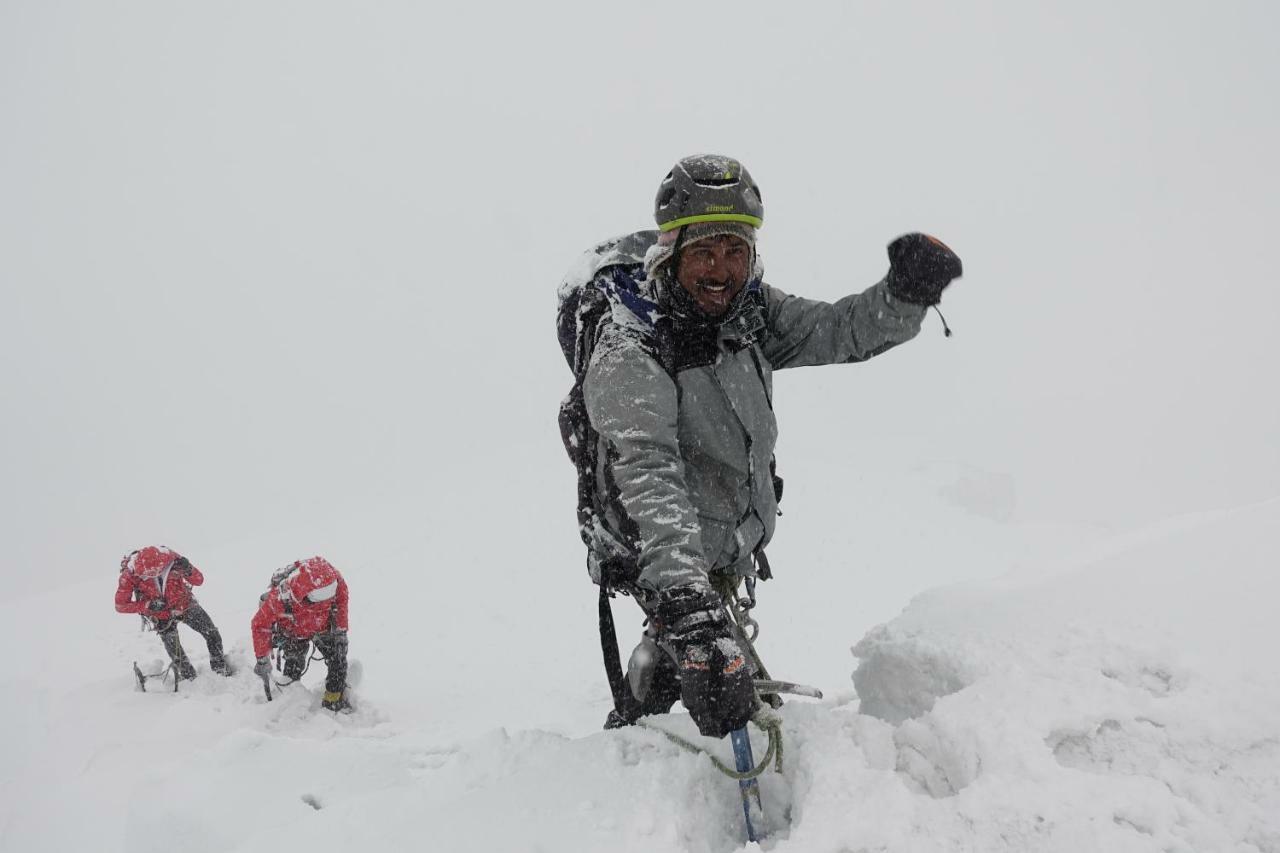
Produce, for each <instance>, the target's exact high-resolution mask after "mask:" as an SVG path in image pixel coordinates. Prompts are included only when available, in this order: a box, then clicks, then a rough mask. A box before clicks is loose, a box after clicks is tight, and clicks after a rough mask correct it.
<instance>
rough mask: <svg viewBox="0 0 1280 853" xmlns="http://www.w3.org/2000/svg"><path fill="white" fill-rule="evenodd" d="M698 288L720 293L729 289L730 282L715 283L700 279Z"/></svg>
mask: <svg viewBox="0 0 1280 853" xmlns="http://www.w3.org/2000/svg"><path fill="white" fill-rule="evenodd" d="M698 289H699V290H703V291H705V292H707V293H715V294H719V293H724V292H725V291H726V290H728V289H729V283H728V282H725V283H724V284H713V283H711V282H709V281H700V282H698Z"/></svg>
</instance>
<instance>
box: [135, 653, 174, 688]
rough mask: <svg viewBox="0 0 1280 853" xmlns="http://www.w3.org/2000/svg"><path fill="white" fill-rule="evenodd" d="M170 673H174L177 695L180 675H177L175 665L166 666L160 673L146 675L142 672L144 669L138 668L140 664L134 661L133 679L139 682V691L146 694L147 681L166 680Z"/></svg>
mask: <svg viewBox="0 0 1280 853" xmlns="http://www.w3.org/2000/svg"><path fill="white" fill-rule="evenodd" d="M170 672H172V673H173V692H174V693H177V692H178V673H177V671H176V670H175V669H174V665H173V664H169V665H168V666H166V667H165V668H164V669H162V670H160V671H159V672H153V673H144V672H143V671H142V669H141V668H140V667H139V666H138V662H137V661H134V662H133V677H134V678H135V679H137V681H138V690H139V691H140V692H142V693H146V692H147V679H148V678H164V677H165V676H166V675H168V674H169V673H170Z"/></svg>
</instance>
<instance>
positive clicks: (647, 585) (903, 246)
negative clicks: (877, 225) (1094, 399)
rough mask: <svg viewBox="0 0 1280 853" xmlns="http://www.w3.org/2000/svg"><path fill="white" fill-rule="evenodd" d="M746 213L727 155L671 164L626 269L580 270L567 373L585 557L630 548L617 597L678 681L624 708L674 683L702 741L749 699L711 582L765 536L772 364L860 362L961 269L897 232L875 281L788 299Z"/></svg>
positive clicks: (948, 254) (739, 173)
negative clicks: (578, 408) (591, 486)
mask: <svg viewBox="0 0 1280 853" xmlns="http://www.w3.org/2000/svg"><path fill="white" fill-rule="evenodd" d="M763 213H764V207H763V203H762V201H761V197H760V191H759V188H758V187H757V186H756V184H755V182H754V181H752V179H751V177H750V175H749V174H748V173H747V171H746V170H745V169H744V168H743V167H742V165H741V164H740V163H739V162H738V161H736V160H733V159H731V158H728V157H721V156H715V155H699V156H694V157H686V158H684V159H682V160H681V161H680V162H678V163H677V164H676V165H675V167H674V168H673V169H672V170H671V172H670V174H668V175H667V177H666V179H665V180H664V181H663V182H662V185H661V186H660V188H659V191H658V197H657V203H656V211H655V218H656V220H657V224H658V232H657V234H656V235H654V237H651V238H649V240H651V243H650V245H648V247H647V250H646V251H645V254H644V256H643V263H642V264H636V265H630V266H628V265H625V264H623V265H614V266H611V267H609V268H608V269H605V270H602V271H601V272H600V273H599V274H598V275H597V276H596V278H595V279H594V280H593V281H592V285H593V286H595V287H597V288H599V289H600V290H601V291H602V292H604V293H605V294H606V295H607V296H608V298H609V303H610V306H611V308H610V318H609V321H608V322H605V323H602V324H601V330H600V332H599V337H598V339H596V340H595V341H594V346H593V347H592V348H591V352H590V356H589V362H588V363H587V365H586V372H585V376H584V378H583V379H582V381H581V383H580V384H581V392H582V399H583V401H584V403H585V409H586V414H587V417H588V418H589V421H590V427H591V429H592V430H593V432H594V435H593V436H592V438H593V439H594V440H595V442H596V446H595V448H594V451H595V452H594V453H593V454H592V456H593V460H594V468H595V470H594V474H595V478H596V483H595V485H596V491H597V493H598V494H599V495H600V496H601V497H600V499H599V507H600V513H599V515H600V516H601V518H600V520H599V523H598V524H596V525H594V527H595V530H594V531H592V537H591V538H590V541H589V542H588V544H589V546H590V548H589V550H590V551H591V552H592V554H591V556H590V557H589V561H591V560H594V561H595V563H596V564H598V565H606V564H612V565H617V564H618V560H617V557H618V556H619V555H623V556H625V555H629V556H630V558H631V560H630V565H632V567H633V568H632V573H633V576H632V577H630V578H627V579H626V580H627V583H628V584H629V585H630V587H631V588H630V589H629V591H631V592H632V593H633V594H635V595H636V597H637V599H638V600H639V601H640V603H641V605H642V607H644V609H645V611H646V613H647V614H648V615H649V616H650V618H651V620H652V622H653V624H654V625H655V626H656V628H657V630H658V636H659V641H660V643H662V644H663V645H664V646H665V647H666V648H668V649H669V650H670V651H671V652H672V655H673V664H674V668H675V673H674V675H675V677H676V678H677V679H678V682H679V688H678V689H679V693H678V694H677V693H676V688H675V687H674V686H673V685H671V684H668V685H667V686H666V687H665V689H663V688H662V687H661V685H656V686H657V687H658V688H659V689H658V690H657V692H656V694H654V695H655V696H656V697H657V701H656V707H655V702H652V701H651V702H644V703H636V704H635V705H633V708H634V710H633V713H632V714H626V715H625V716H627V717H630V716H638V715H639V714H640V713H655V712H661V711H665V710H667V708H669V707H670V705H671V703H672V702H673V701H674V699H675V697H676V695H679V696H680V697H681V698H682V699H683V700H684V704H685V706H686V707H687V708H688V709H689V711H690V712H691V714H692V715H693V717H694V719H695V721H696V722H697V723H698V727H699V729H700V730H701V731H702V732H703V733H704V734H708V735H712V736H723V735H724V734H726V733H728V732H729V731H732V730H733V729H736V728H738V727H740V726H742V725H743V724H745V722H746V720H747V718H748V717H749V716H750V714H751V712H752V710H753V706H754V693H753V691H752V685H751V673H750V666H749V665H748V664H746V663H745V662H744V659H743V654H742V650H741V648H740V647H739V644H738V643H737V641H736V640H735V638H734V634H733V632H732V630H731V629H730V625H729V623H728V619H727V617H726V615H725V612H724V608H723V601H722V594H724V593H725V591H727V590H732V589H734V588H736V586H737V582H738V579H739V578H740V577H744V576H753V575H754V574H755V572H756V562H757V558H758V555H759V554H760V553H761V552H762V550H763V548H764V547H765V546H766V545H767V544H768V543H769V540H770V538H771V537H772V535H773V529H774V522H775V519H776V517H777V509H778V503H777V502H778V498H779V497H780V494H779V492H780V481H779V480H778V479H777V478H776V475H775V472H774V470H773V451H774V444H775V442H776V439H777V422H776V420H775V419H774V414H773V406H772V379H773V371H775V370H780V369H783V368H788V367H801V366H805V365H818V364H844V363H850V362H859V361H865V360H866V359H869V358H871V357H873V356H876V355H879V354H881V353H883V352H885V351H886V350H888V349H890V348H892V347H894V346H896V345H898V344H900V343H903V342H904V341H908V340H910V339H911V338H913V337H915V335H916V334H917V333H918V332H919V330H920V325H921V321H922V320H923V318H924V314H925V311H926V309H927V308H928V306H930V305H936V304H937V303H938V301H939V300H940V298H941V294H942V291H943V289H944V288H945V287H946V286H947V285H948V284H949V283H950V282H951V280H952V279H953V278H956V277H958V276H959V275H960V273H961V265H960V260H959V258H958V257H957V256H956V255H955V254H954V253H953V252H952V251H951V250H950V249H949V248H948V247H946V246H945V245H943V244H942V243H941V242H939V241H937V240H935V239H934V238H932V237H928V236H926V235H923V234H908V235H905V236H903V237H900V238H898V239H897V240H895V241H894V242H893V243H892V244H891V245H890V247H889V256H890V270H889V273H888V275H887V276H886V277H885V278H884V279H883V280H882V281H880V282H879V283H877V284H875V285H873V286H871V287H870V288H868V289H867V290H865V291H863V292H862V293H858V294H855V295H852V296H847V297H845V298H844V299H841V300H839V301H837V302H835V303H826V302H819V301H816V300H811V299H803V298H800V297H797V296H791V295H790V294H787V293H784V292H783V291H781V290H779V289H777V288H775V287H772V286H771V285H768V284H765V283H764V282H763V281H762V280H761V268H760V264H759V261H758V257H757V254H756V230H757V229H758V228H759V227H760V226H761V225H762V223H763ZM646 233H648V234H653V232H646ZM634 236H635V237H636V238H640V239H642V240H643V239H644V238H643V236H642V235H634ZM655 238H656V239H655ZM586 536H587V534H586V533H584V538H585V537H586ZM626 562H627V561H626V560H625V559H624V560H623V563H626ZM595 574H596V570H595V569H593V575H595ZM597 580H601V578H600V577H597ZM615 581H616V579H615ZM717 590H720V592H717ZM651 692H652V691H651ZM663 704H665V706H666V707H662V705H663ZM641 709H643V710H641ZM612 716H615V715H611V717H612ZM633 721H634V720H632V719H625V718H623V719H612V720H611V723H612V724H614V725H618V724H625V723H630V722H633ZM607 725H608V724H607Z"/></svg>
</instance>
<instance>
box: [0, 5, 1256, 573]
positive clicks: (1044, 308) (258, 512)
mask: <svg viewBox="0 0 1280 853" xmlns="http://www.w3.org/2000/svg"><path fill="white" fill-rule="evenodd" d="M1277 8H1278V7H1277V6H1276V5H1275V4H1272V3H1264V2H1253V3H1246V2H1239V3H1223V4H1210V3H1181V2H1179V3H1173V2H1141V3H1139V2H1134V3H1101V2H1098V3H1090V2H1086V3H1080V2H1073V3H1057V4H1041V3H1034V4H1033V3H1022V2H1008V3H994V4H993V3H981V4H976V3H974V4H960V3H947V4H936V5H934V4H898V3H857V2H836V3H780V2H771V3H755V2H738V3H706V4H704V3H697V4H695V3H684V4H676V3H629V4H626V5H625V6H622V5H620V4H603V3H581V4H566V3H554V2H550V3H541V4H515V3H512V4H508V5H498V6H495V5H494V4H475V5H468V4H425V3H408V2H405V3H354V2H351V3H328V2H325V3H321V2H292V3H278V2H271V3H264V2H252V3H250V2H228V3H207V4H195V3H181V4H179V3H163V2H148V3H140V2H119V3H89V2H83V3H77V2H37V0H28V1H27V2H22V0H3V2H0V294H2V297H3V302H2V305H3V310H0V355H2V357H3V365H4V370H3V373H2V374H0V382H2V383H3V387H2V391H3V400H4V416H3V421H2V425H0V483H3V486H2V487H0V525H2V527H3V543H4V553H5V556H4V561H3V567H2V571H3V573H4V578H5V580H6V583H7V584H8V586H7V588H8V589H10V590H19V591H21V590H23V589H28V588H31V586H32V585H33V584H43V583H48V582H60V581H62V580H63V579H76V578H88V577H92V576H99V575H101V574H102V573H104V572H105V573H106V576H107V577H109V576H110V573H111V567H112V566H113V565H114V563H115V561H116V559H118V556H119V554H121V553H123V552H124V551H127V550H129V549H130V548H133V547H138V546H140V545H142V544H145V543H147V542H152V541H163V542H169V543H170V544H173V545H174V546H175V547H184V548H189V547H190V546H191V544H192V543H199V544H203V545H204V546H206V547H208V546H211V545H214V544H223V545H225V544H226V543H228V542H234V541H238V540H240V539H242V538H247V537H251V536H252V535H254V534H255V533H258V532H262V531H270V530H278V529H283V528H290V527H294V526H305V525H314V524H317V523H333V524H341V523H342V519H344V518H347V517H350V516H351V515H352V514H355V513H371V512H375V513H376V512H377V511H378V510H377V508H378V507H380V506H395V507H397V508H398V513H399V514H400V516H399V517H408V518H412V519H416V520H417V521H418V523H420V524H421V526H422V528H423V529H428V530H432V531H433V533H432V535H433V536H436V537H439V536H449V535H450V532H451V531H456V533H457V535H459V536H463V535H465V536H471V537H475V538H476V539H477V540H479V541H477V543H476V547H478V548H484V547H494V546H497V547H502V548H513V547H523V546H522V545H521V543H514V545H513V543H510V542H504V541H503V540H502V539H501V535H500V531H501V530H502V525H503V519H504V518H508V517H510V516H511V515H512V514H521V513H525V512H527V511H528V510H529V508H530V507H533V506H546V505H562V508H563V513H562V515H563V521H564V530H563V531H562V533H563V536H564V537H567V538H568V539H570V540H572V539H574V537H575V533H574V530H573V502H574V495H573V484H572V472H571V470H570V468H569V465H568V463H567V461H566V460H565V458H564V456H563V451H562V450H561V448H560V447H559V437H558V434H557V432H556V427H555V420H554V419H555V410H556V406H557V403H558V400H559V397H560V396H561V395H562V394H563V393H564V392H565V390H567V387H568V384H569V374H568V371H567V370H566V368H565V367H564V365H563V362H562V361H561V360H560V355H559V352H558V350H557V348H556V345H555V343H554V336H553V333H552V317H553V313H554V291H555V287H556V284H557V283H558V280H559V278H560V276H561V275H562V274H563V272H564V270H565V269H566V268H567V267H568V266H569V264H570V263H571V262H572V260H573V259H574V258H575V256H576V255H577V254H578V253H579V252H580V251H582V250H583V249H585V248H586V247H587V246H588V245H590V244H591V243H592V242H593V241H595V240H598V239H600V238H603V237H606V236H610V235H613V234H616V233H619V232H623V231H628V230H633V229H637V228H642V227H647V226H648V224H649V223H650V221H651V220H650V218H649V217H650V213H651V204H652V199H653V194H654V191H655V189H656V186H657V183H658V181H659V180H660V179H661V178H662V176H663V175H664V174H665V173H666V171H667V169H668V168H669V167H670V165H671V163H672V162H674V161H675V160H676V159H677V158H678V157H680V156H681V155H684V154H688V153H695V152H701V151H715V152H721V153H726V154H730V155H733V156H736V157H739V158H741V159H742V160H743V161H744V162H745V163H746V165H747V167H748V168H749V169H750V170H751V171H752V173H753V174H754V176H755V177H756V179H757V180H758V181H759V183H760V184H761V186H762V188H763V193H764V199H765V205H766V225H765V228H764V230H763V231H762V234H761V242H760V246H761V252H762V256H763V257H764V259H765V262H766V264H767V267H768V271H769V280H770V281H771V283H773V284H775V285H776V286H779V287H781V288H782V289H784V290H787V291H790V292H794V293H799V294H802V295H806V296H813V297H820V298H827V299H834V298H837V297H839V296H841V295H844V294H845V293H848V292H852V291H854V290H860V289H862V288H863V287H865V286H867V285H870V284H872V283H874V281H875V280H877V279H878V278H879V276H880V275H882V274H883V272H884V269H885V268H886V257H885V253H884V247H885V245H886V244H887V243H888V242H889V240H891V239H892V238H893V237H894V236H896V235H898V234H900V233H903V232H905V231H910V230H925V231H929V232H930V233H933V234H936V235H938V236H939V237H941V238H942V239H944V240H946V241H947V242H948V243H949V244H951V245H952V246H953V247H954V248H955V249H956V250H957V251H958V252H959V253H960V254H961V256H962V257H963V258H964V262H965V270H966V275H965V277H964V279H962V280H961V281H960V282H959V283H957V284H956V285H955V287H954V288H953V289H952V290H950V291H948V294H947V298H946V300H945V302H944V304H943V306H942V307H943V310H944V311H945V313H946V314H947V317H948V320H949V321H950V323H951V325H952V326H953V327H954V328H955V332H956V334H955V337H954V338H952V339H950V340H945V339H943V337H942V334H941V330H940V327H939V325H938V322H937V320H936V318H933V317H931V318H930V320H929V321H928V322H927V324H926V328H925V330H924V332H923V333H922V335H921V337H920V339H918V340H917V341H914V342H912V343H911V344H910V345H908V346H906V347H903V348H902V349H900V350H898V351H895V352H894V353H891V354H890V355H888V356H886V357H885V358H883V359H881V360H878V361H876V362H873V363H871V364H868V365H864V366H860V367H854V368H832V369H829V370H808V371H797V372H796V373H795V375H794V376H789V375H786V374H780V375H779V377H778V378H777V401H776V402H777V404H778V413H779V420H780V423H781V428H782V442H781V444H780V447H779V454H780V458H781V460H782V464H783V467H784V473H787V472H788V471H790V472H791V476H792V477H798V479H796V480H794V481H793V482H798V483H801V484H803V483H806V482H807V483H811V484H812V483H815V482H817V481H818V480H819V479H820V478H822V477H824V476H827V477H836V478H840V479H841V480H842V481H845V482H847V483H848V488H852V489H856V488H858V486H859V482H860V481H859V477H858V472H860V471H864V470H865V471H876V472H881V474H883V475H884V476H893V474H894V472H895V471H907V470H912V469H913V467H916V468H918V466H920V465H932V464H947V465H958V466H961V467H962V468H963V469H964V470H969V471H973V472H976V473H975V477H976V478H977V481H978V482H987V483H997V484H1004V483H1008V484H1013V485H1012V489H1013V490H1014V491H1015V493H1016V516H1017V517H1018V518H1020V519H1022V520H1029V521H1034V520H1047V521H1064V522H1072V523H1086V524H1095V525H1106V526H1110V527H1124V526H1128V525H1134V524H1139V523H1142V522H1145V521H1150V520H1153V519H1157V518H1161V517H1165V516H1168V515H1173V514H1177V513H1181V512H1188V511H1192V510H1198V509H1207V508H1213V507H1222V506H1234V505H1239V504H1244V503H1249V502H1252V501H1257V500H1260V499H1263V498H1266V497H1273V496H1275V495H1277V494H1280V403H1278V402H1277V399H1278V395H1277V393H1276V391H1275V387H1276V384H1277V383H1276V380H1275V378H1274V374H1275V373H1276V369H1277V366H1278V365H1280V359H1278V358H1277V356H1278V355H1280V345H1278V344H1277V342H1276V340H1277V328H1278V324H1280V295H1278V294H1277V291H1278V290H1280V281H1278V279H1280V276H1278V275H1277V269H1278V267H1277V261H1276V257H1277V252H1276V250H1275V248H1274V240H1275V239H1276V237H1275V234H1276V232H1277V227H1278V226H1280V169H1277V166H1276V152H1277V151H1280V97H1278V96H1277V93H1278V92H1280V61H1278V60H1277V58H1276V57H1277V52H1276V50H1275V46H1274V39H1275V35H1276V33H1277V32H1280V12H1277ZM797 488H799V487H797ZM832 494H833V495H834V496H835V497H834V498H833V499H838V497H839V494H840V493H839V491H838V490H833V491H832ZM481 518H483V519H484V520H485V521H486V523H488V524H491V525H493V526H494V528H495V529H496V530H497V531H499V533H498V534H496V537H497V538H495V539H493V540H483V539H481V537H480V536H478V535H477V532H476V531H478V530H480V529H481V528H480V526H479V524H477V523H475V522H476V521H477V520H479V519H481ZM403 533H404V535H405V536H406V537H412V536H415V535H421V532H420V531H417V530H404V531H403ZM872 533H873V532H872ZM548 535H551V534H548ZM524 544H525V545H527V544H528V543H524ZM535 547H536V543H535ZM303 550H306V549H303ZM301 553H302V552H301V551H300V552H299V555H300V554H301ZM292 556H298V555H292ZM571 571H580V568H579V567H574V568H573V569H571ZM107 583H108V585H109V583H110V581H109V580H108V581H107Z"/></svg>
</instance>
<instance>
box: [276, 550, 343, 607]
mask: <svg viewBox="0 0 1280 853" xmlns="http://www.w3.org/2000/svg"><path fill="white" fill-rule="evenodd" d="M293 565H294V571H293V573H292V574H290V575H289V577H288V578H286V579H285V581H284V584H283V585H284V586H286V587H287V588H288V590H289V597H290V598H292V599H293V600H294V601H306V600H311V601H327V600H328V599H330V598H333V596H334V595H335V594H336V593H337V591H338V579H339V575H338V570H337V569H335V568H334V567H333V565H332V564H331V563H330V562H329V561H328V560H326V559H325V558H324V557H310V558H308V559H306V560H299V561H298V562H296V563H294V564H293ZM326 593H327V594H326ZM308 596H311V597H310V599H308ZM321 596H323V597H321Z"/></svg>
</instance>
